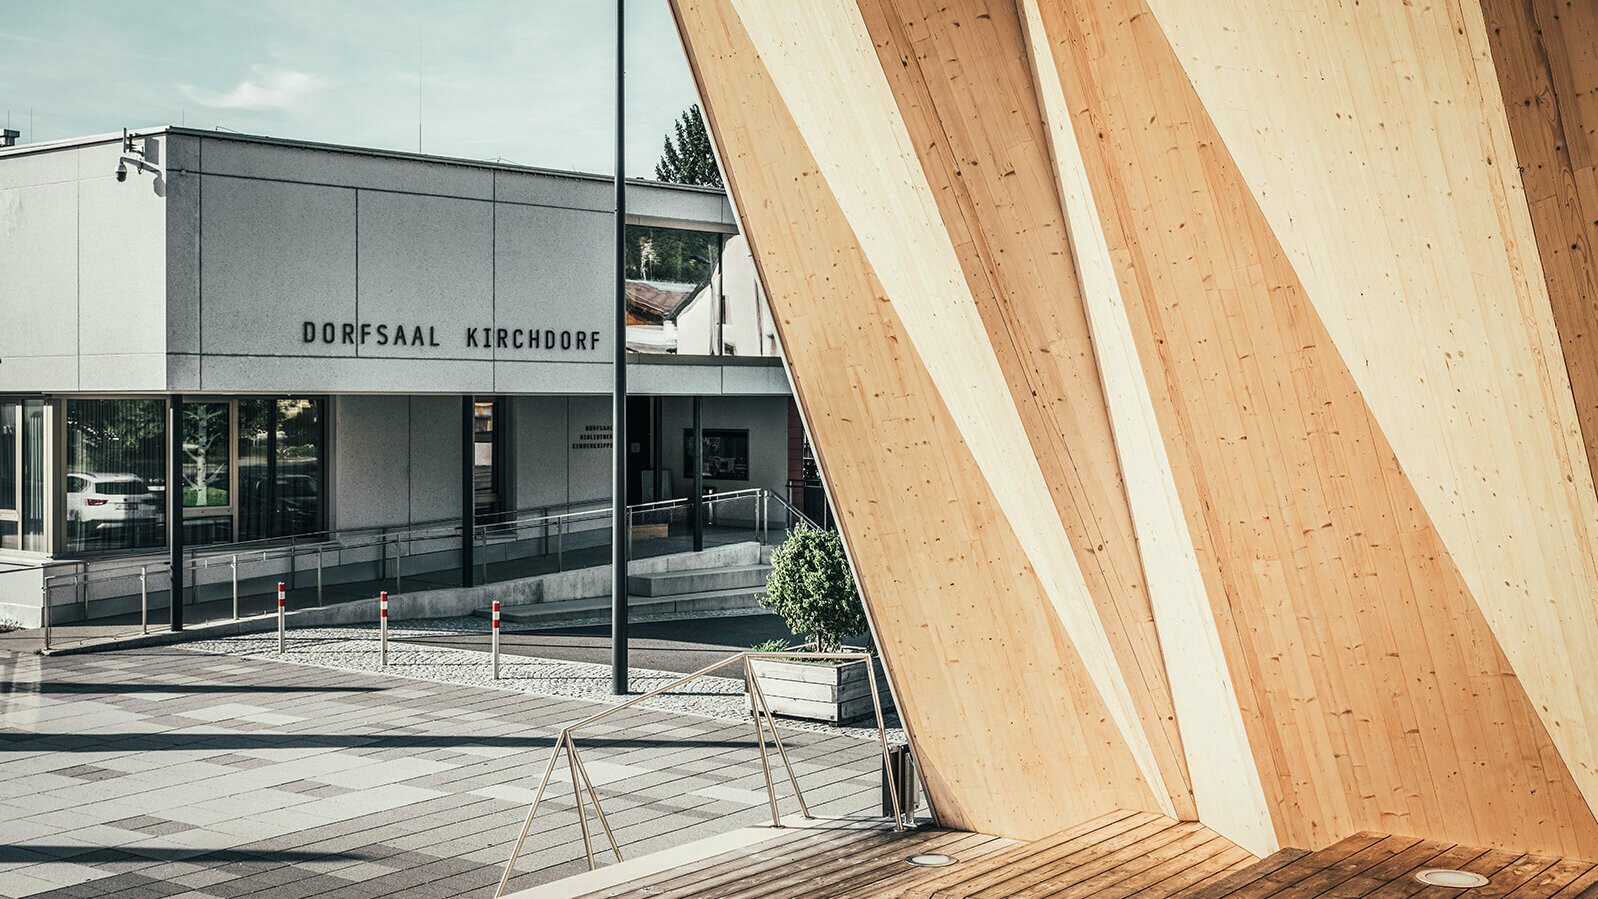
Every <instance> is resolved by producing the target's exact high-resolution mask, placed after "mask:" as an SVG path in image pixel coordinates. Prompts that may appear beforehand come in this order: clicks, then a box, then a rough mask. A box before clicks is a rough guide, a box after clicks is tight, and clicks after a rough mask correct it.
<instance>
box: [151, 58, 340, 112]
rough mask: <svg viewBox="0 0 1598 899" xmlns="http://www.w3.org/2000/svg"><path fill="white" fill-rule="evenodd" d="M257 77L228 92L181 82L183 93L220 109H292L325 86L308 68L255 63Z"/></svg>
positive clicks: (203, 103) (198, 101)
mask: <svg viewBox="0 0 1598 899" xmlns="http://www.w3.org/2000/svg"><path fill="white" fill-rule="evenodd" d="M250 71H252V72H254V73H255V77H254V78H248V79H245V80H244V81H241V82H239V84H238V86H237V87H235V88H233V89H232V90H230V91H228V92H226V93H222V94H219V93H216V92H214V91H207V90H201V89H200V88H197V87H192V86H190V85H187V84H180V85H178V87H179V88H181V89H182V90H183V94H184V96H187V97H188V98H189V99H190V100H193V101H194V102H196V103H198V104H200V105H201V106H212V107H215V108H217V109H250V110H259V109H291V108H293V107H295V106H297V105H299V103H300V101H301V100H303V99H305V98H306V97H308V96H310V95H311V94H312V93H313V92H314V91H316V89H317V88H319V87H321V86H322V79H321V78H318V77H317V76H315V75H311V74H308V73H306V72H295V71H291V70H288V69H269V68H267V67H266V66H259V65H258V66H252V67H251V69H250Z"/></svg>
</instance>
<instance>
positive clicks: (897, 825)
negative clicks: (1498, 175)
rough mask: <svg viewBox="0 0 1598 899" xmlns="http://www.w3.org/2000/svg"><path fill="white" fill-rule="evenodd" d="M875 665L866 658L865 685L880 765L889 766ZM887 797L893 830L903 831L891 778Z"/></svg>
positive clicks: (899, 802)
mask: <svg viewBox="0 0 1598 899" xmlns="http://www.w3.org/2000/svg"><path fill="white" fill-rule="evenodd" d="M875 665H876V663H875V662H873V661H872V660H871V657H870V656H867V657H866V684H867V686H868V687H869V688H870V690H871V708H872V710H873V711H875V712H876V715H877V739H878V740H880V741H882V764H884V765H890V764H892V762H891V761H890V759H889V755H888V730H887V728H886V727H884V726H883V724H882V699H881V697H879V696H878V695H877V672H876V668H875ZM888 796H889V798H891V799H892V800H893V829H894V830H898V831H902V830H904V802H903V801H902V800H901V799H900V798H899V786H898V784H896V783H894V781H893V778H891V777H890V778H888Z"/></svg>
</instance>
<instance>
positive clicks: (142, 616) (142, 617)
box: [139, 565, 150, 634]
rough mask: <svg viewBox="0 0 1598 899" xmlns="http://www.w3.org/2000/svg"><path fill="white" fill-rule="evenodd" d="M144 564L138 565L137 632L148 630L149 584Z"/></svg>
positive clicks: (145, 632) (146, 632)
mask: <svg viewBox="0 0 1598 899" xmlns="http://www.w3.org/2000/svg"><path fill="white" fill-rule="evenodd" d="M147 567H148V566H145V565H140V566H139V633H141V634H148V633H149V632H150V585H149V582H148V579H147V576H148V572H147V570H146V569H147Z"/></svg>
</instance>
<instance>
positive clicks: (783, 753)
mask: <svg viewBox="0 0 1598 899" xmlns="http://www.w3.org/2000/svg"><path fill="white" fill-rule="evenodd" d="M744 664H745V665H747V666H749V686H750V688H751V696H752V698H753V699H754V700H755V702H757V703H759V711H760V712H764V713H765V715H766V726H768V727H770V728H771V741H772V742H773V743H776V744H777V755H778V756H779V757H780V758H781V759H782V766H783V767H784V768H786V769H788V784H789V785H790V786H792V787H793V797H794V798H795V799H797V800H799V814H801V815H803V816H804V817H805V818H806V819H807V820H808V819H810V818H812V817H814V816H813V815H811V814H810V808H809V807H808V806H806V805H805V794H804V793H803V792H801V791H800V789H799V778H798V777H796V776H795V775H794V773H793V765H792V764H791V763H790V762H789V761H788V750H787V749H785V748H783V745H782V737H781V736H779V735H778V734H777V722H776V721H775V720H773V719H772V717H771V706H769V705H767V704H766V694H765V691H763V690H761V689H760V675H759V674H757V673H756V672H755V670H754V662H753V661H752V660H746V661H745V662H744ZM757 714H758V713H757ZM772 795H773V797H775V795H776V793H775V791H773V793H772ZM773 801H775V799H774V800H773Z"/></svg>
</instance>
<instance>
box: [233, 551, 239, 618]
mask: <svg viewBox="0 0 1598 899" xmlns="http://www.w3.org/2000/svg"><path fill="white" fill-rule="evenodd" d="M233 620H234V621H238V620H239V554H238V553H234V554H233Z"/></svg>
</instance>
